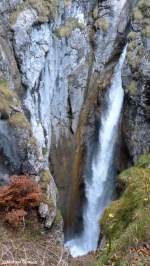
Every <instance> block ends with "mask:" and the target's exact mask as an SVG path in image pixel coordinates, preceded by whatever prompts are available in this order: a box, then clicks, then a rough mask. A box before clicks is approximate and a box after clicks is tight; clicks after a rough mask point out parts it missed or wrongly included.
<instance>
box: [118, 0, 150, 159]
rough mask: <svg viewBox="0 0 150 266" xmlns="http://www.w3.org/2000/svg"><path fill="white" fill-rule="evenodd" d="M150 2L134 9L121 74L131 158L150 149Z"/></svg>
mask: <svg viewBox="0 0 150 266" xmlns="http://www.w3.org/2000/svg"><path fill="white" fill-rule="evenodd" d="M149 20H150V1H144V0H141V1H139V3H138V5H137V7H135V8H134V12H133V16H132V20H131V32H130V33H129V35H128V51H127V57H126V62H125V64H124V69H123V73H122V78H123V86H124V90H125V105H124V114H123V125H122V128H123V139H124V142H125V143H124V144H125V146H126V150H127V153H128V157H129V159H130V161H131V162H132V161H135V160H137V158H138V157H139V155H141V154H143V153H145V152H149V151H150V138H149V132H150V30H149Z"/></svg>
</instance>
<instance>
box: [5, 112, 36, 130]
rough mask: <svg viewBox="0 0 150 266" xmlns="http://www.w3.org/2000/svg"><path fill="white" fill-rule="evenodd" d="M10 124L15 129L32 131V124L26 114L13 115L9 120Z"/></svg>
mask: <svg viewBox="0 0 150 266" xmlns="http://www.w3.org/2000/svg"><path fill="white" fill-rule="evenodd" d="M8 123H9V125H10V126H11V127H13V128H21V129H27V130H30V129H31V128H30V123H29V122H28V120H27V119H26V117H25V115H24V113H19V112H17V113H15V114H13V115H11V117H10V118H9V120H8Z"/></svg>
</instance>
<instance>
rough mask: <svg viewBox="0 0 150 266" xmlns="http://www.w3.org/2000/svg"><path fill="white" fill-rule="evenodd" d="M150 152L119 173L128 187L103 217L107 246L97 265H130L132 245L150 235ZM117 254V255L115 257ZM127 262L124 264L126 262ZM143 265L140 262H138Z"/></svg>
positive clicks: (120, 178)
mask: <svg viewBox="0 0 150 266" xmlns="http://www.w3.org/2000/svg"><path fill="white" fill-rule="evenodd" d="M149 165H150V154H145V155H143V156H142V157H140V158H139V160H138V161H137V163H136V164H135V166H134V167H131V168H129V169H127V170H126V171H124V172H123V173H122V174H120V176H119V182H121V183H123V184H124V187H125V190H124V192H123V194H122V196H121V197H120V199H118V200H116V201H114V202H112V204H111V205H110V206H109V207H108V208H107V209H106V211H105V213H104V215H103V218H102V220H101V230H102V234H103V235H104V237H105V238H106V242H107V244H106V247H105V248H104V250H103V252H102V253H101V254H100V256H99V258H98V262H97V265H103V266H104V265H112V264H108V263H111V262H112V260H114V264H113V265H116V266H117V265H120V266H121V265H129V264H128V255H129V249H130V248H132V247H135V246H136V245H137V243H140V242H141V243H142V242H143V241H148V240H149V239H150V168H148V167H149ZM114 256H115V259H114ZM124 262H125V263H127V264H123V263H124ZM137 265H140V264H137Z"/></svg>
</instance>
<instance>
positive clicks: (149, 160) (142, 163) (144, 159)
mask: <svg viewBox="0 0 150 266" xmlns="http://www.w3.org/2000/svg"><path fill="white" fill-rule="evenodd" d="M135 165H136V166H137V167H148V168H150V153H147V154H143V155H142V156H141V157H140V158H139V159H138V160H137V162H136V163H135Z"/></svg>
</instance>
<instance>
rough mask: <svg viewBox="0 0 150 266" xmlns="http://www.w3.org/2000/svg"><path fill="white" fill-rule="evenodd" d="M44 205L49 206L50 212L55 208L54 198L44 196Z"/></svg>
mask: <svg viewBox="0 0 150 266" xmlns="http://www.w3.org/2000/svg"><path fill="white" fill-rule="evenodd" d="M42 203H44V204H47V205H48V208H49V210H51V209H53V208H55V204H54V201H53V199H52V198H48V197H47V196H46V195H43V198H42Z"/></svg>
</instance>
